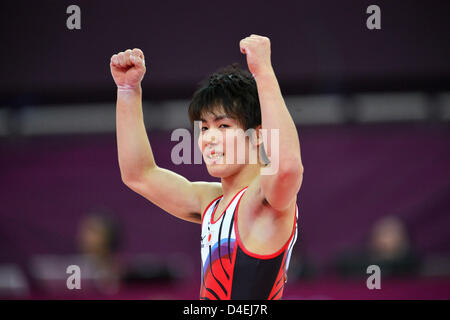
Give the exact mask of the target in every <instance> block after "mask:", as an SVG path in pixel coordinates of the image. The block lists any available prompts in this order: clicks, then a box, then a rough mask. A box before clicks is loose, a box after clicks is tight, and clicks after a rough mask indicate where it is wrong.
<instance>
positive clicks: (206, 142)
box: [198, 108, 258, 178]
mask: <svg viewBox="0 0 450 320" xmlns="http://www.w3.org/2000/svg"><path fill="white" fill-rule="evenodd" d="M198 145H199V148H200V150H201V151H202V154H203V160H204V161H205V163H206V167H207V169H208V172H209V174H210V175H212V176H213V177H217V178H226V177H229V176H232V175H234V174H236V173H237V172H239V171H240V170H241V169H242V168H243V167H244V166H246V165H247V164H248V163H253V162H251V161H250V162H249V160H253V158H254V154H255V153H256V154H257V150H258V149H257V146H255V145H253V144H252V143H250V139H249V137H248V136H247V135H246V133H245V131H244V128H243V127H242V126H241V125H240V123H239V122H238V121H237V119H235V118H233V117H231V116H228V115H227V114H225V112H224V111H223V109H222V108H217V109H216V110H214V111H213V112H211V113H205V114H203V116H202V118H201V123H200V136H199V140H198ZM252 156H253V157H252Z"/></svg>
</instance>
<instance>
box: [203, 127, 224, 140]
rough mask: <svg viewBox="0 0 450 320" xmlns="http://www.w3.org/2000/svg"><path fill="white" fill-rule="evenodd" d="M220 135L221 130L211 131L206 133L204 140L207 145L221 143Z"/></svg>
mask: <svg viewBox="0 0 450 320" xmlns="http://www.w3.org/2000/svg"><path fill="white" fill-rule="evenodd" d="M220 134H221V133H220V130H215V129H210V130H208V131H207V132H206V133H205V135H204V136H203V139H204V141H205V143H219V140H220V137H219V135H220Z"/></svg>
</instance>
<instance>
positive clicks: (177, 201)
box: [127, 167, 208, 223]
mask: <svg viewBox="0 0 450 320" xmlns="http://www.w3.org/2000/svg"><path fill="white" fill-rule="evenodd" d="M127 186H128V187H129V188H130V189H132V190H133V191H135V192H136V193H138V194H140V195H141V196H143V197H144V198H146V199H148V200H149V201H150V202H152V203H153V204H155V205H156V206H158V207H160V208H161V209H163V210H164V211H166V212H168V213H170V214H172V215H174V216H176V217H178V218H180V219H183V220H187V221H190V222H195V223H201V214H202V213H201V209H202V203H203V193H204V192H205V189H206V188H208V182H191V181H189V180H188V179H186V178H185V177H183V176H181V175H179V174H177V173H175V172H173V171H170V170H167V169H164V168H159V167H155V168H154V169H150V170H148V171H147V172H146V173H145V174H144V175H143V176H142V177H140V178H139V180H138V181H135V182H133V183H129V184H127Z"/></svg>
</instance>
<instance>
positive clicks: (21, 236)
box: [0, 124, 450, 277]
mask: <svg viewBox="0 0 450 320" xmlns="http://www.w3.org/2000/svg"><path fill="white" fill-rule="evenodd" d="M299 134H300V137H301V143H302V156H303V161H304V166H305V175H304V182H303V186H302V189H301V192H300V195H299V202H298V203H299V208H300V217H301V218H300V236H299V239H298V242H297V245H296V247H297V248H296V249H295V250H294V251H297V252H299V251H300V250H302V251H305V252H306V253H307V255H308V256H309V257H310V258H311V259H312V260H313V261H314V262H317V263H318V264H323V263H325V262H327V261H328V260H329V259H331V258H332V257H333V255H334V254H335V253H336V252H337V251H338V250H340V249H341V248H343V247H346V246H352V245H356V244H359V243H361V241H363V239H364V237H365V235H366V234H367V232H368V231H369V229H370V227H371V225H372V224H373V223H374V221H375V220H376V219H377V218H379V217H380V216H383V215H387V214H396V215H399V216H400V217H402V218H403V219H404V220H405V221H406V223H407V226H408V228H409V230H410V231H411V234H412V237H413V242H414V244H415V246H416V248H417V249H418V250H419V252H420V253H421V254H423V255H432V254H436V253H441V254H445V255H446V256H448V255H449V254H450V233H449V230H450V215H449V210H450V201H449V197H448V195H449V193H450V170H449V163H450V150H449V148H448V141H449V140H450V128H449V126H448V125H446V124H442V125H429V124H401V125H399V124H395V125H387V124H386V125H366V126H347V127H333V126H321V127H305V128H299ZM149 135H150V141H151V143H152V146H153V150H154V153H155V155H156V160H157V162H158V164H159V165H160V166H162V167H166V168H168V169H172V170H175V171H176V172H178V173H181V174H183V175H185V176H186V177H187V178H188V179H192V180H209V181H211V179H210V178H209V176H208V174H207V171H206V169H205V167H204V166H202V165H182V166H175V165H173V164H171V162H170V150H171V147H172V146H174V145H175V142H170V132H154V131H149ZM0 154H1V155H2V156H1V159H0V168H1V169H0V181H1V187H0V188H1V192H0V202H1V204H2V205H1V208H0V239H1V240H0V262H18V263H21V264H25V263H26V262H27V261H28V259H29V258H30V256H31V255H32V254H36V253H52V254H65V253H73V252H75V251H76V247H75V234H76V230H77V227H78V223H79V221H80V218H81V217H82V215H83V214H84V213H85V212H86V211H87V210H89V209H90V208H91V207H93V206H95V205H98V204H103V205H106V206H108V207H110V208H111V209H113V210H114V211H116V213H117V215H118V217H119V218H120V220H121V222H122V227H123V231H124V243H123V246H122V252H123V253H124V254H126V255H133V254H136V253H155V254H158V255H166V254H170V253H173V252H183V253H186V254H187V255H188V256H189V257H190V259H191V262H192V264H193V266H194V269H193V270H194V271H196V270H198V268H199V267H200V254H199V252H200V251H199V232H200V229H199V226H198V225H196V224H191V223H188V222H184V221H181V220H180V221H179V220H177V219H176V218H174V217H172V216H170V215H168V214H165V213H164V212H163V211H162V210H160V209H159V208H157V207H155V206H154V205H153V204H151V203H150V202H148V201H147V200H145V199H144V198H142V197H140V196H139V195H137V194H135V193H134V192H132V191H131V190H129V189H128V188H127V187H126V186H125V185H123V184H122V182H121V179H120V173H119V167H118V161H117V151H116V142H115V136H114V135H113V134H111V135H97V136H58V137H53V136H49V137H34V138H17V139H10V140H5V139H3V140H0ZM197 267H198V268H197ZM194 273H195V272H194ZM194 276H195V277H197V276H198V275H197V274H195V275H194Z"/></svg>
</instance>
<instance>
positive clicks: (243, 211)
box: [237, 177, 296, 254]
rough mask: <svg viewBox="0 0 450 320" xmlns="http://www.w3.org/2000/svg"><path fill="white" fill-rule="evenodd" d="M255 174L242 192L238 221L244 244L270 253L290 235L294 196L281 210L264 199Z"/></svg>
mask: <svg viewBox="0 0 450 320" xmlns="http://www.w3.org/2000/svg"><path fill="white" fill-rule="evenodd" d="M259 179H260V178H259V177H257V178H255V179H254V180H253V181H252V183H251V184H250V185H249V187H248V189H247V191H246V192H245V194H244V195H243V196H242V199H241V203H240V204H239V214H238V217H237V225H238V230H239V234H240V238H241V241H242V242H243V245H244V246H245V247H246V248H247V249H248V250H249V251H251V252H253V253H257V254H272V253H274V252H276V251H278V250H279V249H280V248H281V247H283V246H284V245H285V244H286V242H287V240H288V239H289V238H290V236H291V234H292V230H293V226H294V223H295V211H296V209H295V207H296V202H295V200H294V201H293V202H292V203H291V204H290V205H289V206H288V207H287V208H286V209H285V210H283V211H279V210H276V209H274V208H273V207H272V206H270V204H269V203H268V202H267V200H266V198H265V197H264V194H263V191H262V189H261V184H260V183H259Z"/></svg>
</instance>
